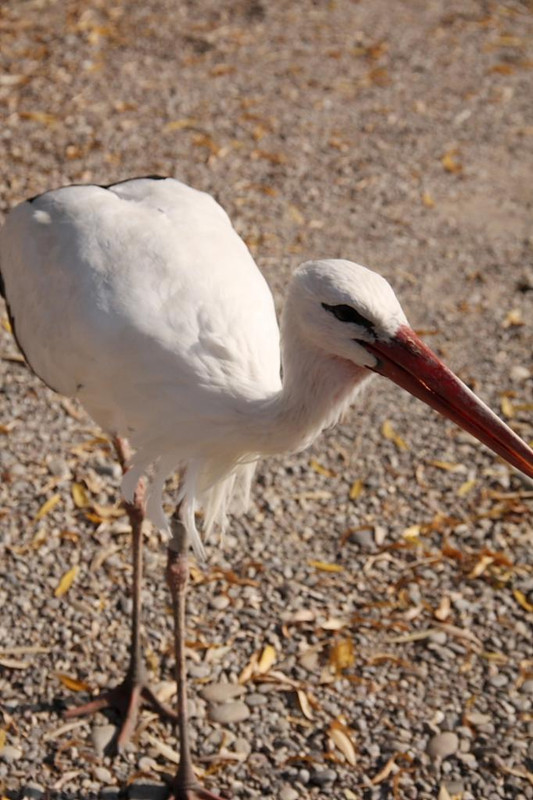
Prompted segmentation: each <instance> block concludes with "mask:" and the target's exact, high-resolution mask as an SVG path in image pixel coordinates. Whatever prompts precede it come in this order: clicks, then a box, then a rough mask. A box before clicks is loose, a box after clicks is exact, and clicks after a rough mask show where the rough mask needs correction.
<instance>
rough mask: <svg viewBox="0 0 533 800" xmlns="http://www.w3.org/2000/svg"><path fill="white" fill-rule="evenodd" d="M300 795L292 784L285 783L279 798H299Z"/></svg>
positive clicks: (296, 799)
mask: <svg viewBox="0 0 533 800" xmlns="http://www.w3.org/2000/svg"><path fill="white" fill-rule="evenodd" d="M299 796H300V795H299V794H298V792H297V791H296V789H293V788H292V786H287V785H285V786H284V787H283V788H282V789H281V791H280V793H279V800H298V798H299Z"/></svg>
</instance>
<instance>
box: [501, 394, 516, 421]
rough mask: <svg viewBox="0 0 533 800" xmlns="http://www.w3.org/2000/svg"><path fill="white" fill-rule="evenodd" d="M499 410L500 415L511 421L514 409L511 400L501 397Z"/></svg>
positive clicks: (505, 396)
mask: <svg viewBox="0 0 533 800" xmlns="http://www.w3.org/2000/svg"><path fill="white" fill-rule="evenodd" d="M500 408H501V410H502V414H503V416H504V417H507V419H512V418H513V417H514V415H515V408H514V405H513V403H512V402H511V400H510V399H509V398H508V397H507V395H505V394H504V395H502V398H501V400H500Z"/></svg>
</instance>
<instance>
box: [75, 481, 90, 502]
mask: <svg viewBox="0 0 533 800" xmlns="http://www.w3.org/2000/svg"><path fill="white" fill-rule="evenodd" d="M71 492H72V499H73V500H74V505H75V506H76V508H87V506H88V505H89V503H90V500H89V495H88V494H87V490H86V488H85V486H82V484H81V483H73V484H72V488H71Z"/></svg>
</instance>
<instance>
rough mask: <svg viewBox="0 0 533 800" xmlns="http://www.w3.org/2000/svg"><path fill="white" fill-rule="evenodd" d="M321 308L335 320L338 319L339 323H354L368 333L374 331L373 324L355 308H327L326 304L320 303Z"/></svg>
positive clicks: (341, 306) (346, 306) (344, 306)
mask: <svg viewBox="0 0 533 800" xmlns="http://www.w3.org/2000/svg"><path fill="white" fill-rule="evenodd" d="M322 308H325V310H326V311H329V313H330V314H333V316H334V317H335V319H338V320H339V322H354V323H355V324H356V325H361V327H363V328H366V329H367V330H368V331H373V330H374V323H373V322H370V320H369V319H366V317H363V316H362V314H360V313H359V312H358V311H356V310H355V308H352V306H348V305H344V304H343V305H339V306H328V304H327V303H322Z"/></svg>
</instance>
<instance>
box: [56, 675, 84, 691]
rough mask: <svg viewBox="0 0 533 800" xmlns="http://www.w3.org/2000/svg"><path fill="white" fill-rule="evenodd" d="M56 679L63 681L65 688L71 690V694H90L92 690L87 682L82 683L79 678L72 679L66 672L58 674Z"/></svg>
mask: <svg viewBox="0 0 533 800" xmlns="http://www.w3.org/2000/svg"><path fill="white" fill-rule="evenodd" d="M56 678H57V679H58V680H59V681H61V683H62V684H63V686H66V687H67V689H70V691H71V692H88V691H89V689H90V688H91V687H90V686H89V684H88V683H86V682H85V681H80V680H78V679H77V678H72V677H71V676H70V675H66V674H65V673H64V672H56Z"/></svg>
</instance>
